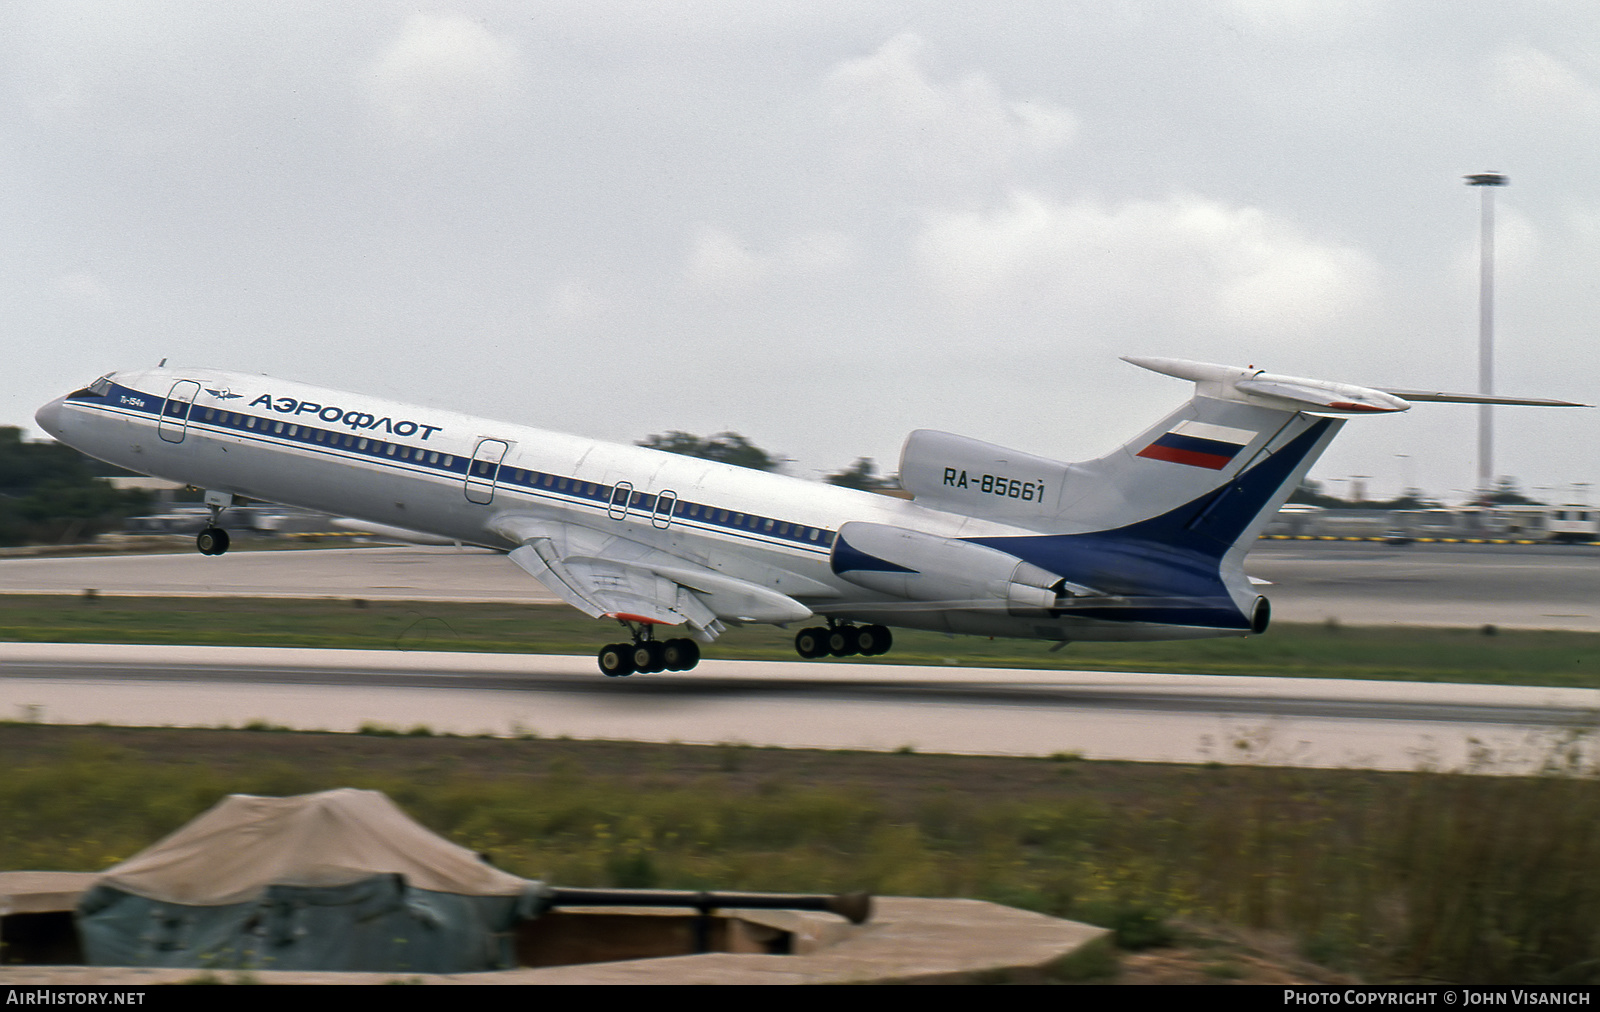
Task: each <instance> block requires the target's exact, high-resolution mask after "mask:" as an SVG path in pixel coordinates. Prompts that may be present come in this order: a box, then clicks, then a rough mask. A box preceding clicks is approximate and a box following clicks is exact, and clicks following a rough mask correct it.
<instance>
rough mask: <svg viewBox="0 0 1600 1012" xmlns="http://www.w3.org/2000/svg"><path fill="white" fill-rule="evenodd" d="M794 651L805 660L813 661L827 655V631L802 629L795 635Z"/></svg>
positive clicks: (818, 628)
mask: <svg viewBox="0 0 1600 1012" xmlns="http://www.w3.org/2000/svg"><path fill="white" fill-rule="evenodd" d="M794 651H795V653H797V654H799V655H800V656H801V657H804V658H805V659H806V660H808V661H809V660H815V659H816V658H818V657H823V656H826V655H827V653H828V630H826V629H823V628H821V627H820V626H819V627H816V628H812V629H802V630H800V631H799V632H797V633H795V636H794Z"/></svg>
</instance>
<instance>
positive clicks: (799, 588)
mask: <svg viewBox="0 0 1600 1012" xmlns="http://www.w3.org/2000/svg"><path fill="white" fill-rule="evenodd" d="M110 382H111V384H112V389H111V393H110V395H108V396H100V397H82V396H79V395H69V396H67V397H65V398H62V399H59V400H57V401H54V402H52V403H51V404H49V405H46V406H45V407H44V408H42V409H41V410H40V412H39V414H38V419H39V422H40V424H41V425H42V426H44V427H45V428H46V429H47V430H48V431H49V432H51V434H52V435H55V436H56V437H57V438H59V439H61V440H62V441H63V442H65V443H68V444H69V445H71V446H74V447H76V448H78V449H80V450H82V451H83V452H85V453H88V454H90V455H92V456H94V457H97V458H99V459H101V460H105V461H108V462H110V463H114V464H117V465H120V466H123V467H127V468H130V469H132V470H136V471H139V472H142V473H145V474H150V475H154V476H157V477H162V478H167V479H170V480H172V481H178V482H183V483H185V484H188V485H192V486H195V487H198V488H203V489H206V490H209V491H215V492H224V493H230V494H232V495H235V496H241V497H246V498H250V499H260V500H265V501H269V502H276V503H283V504H287V505H293V506H301V507H305V508H308V509H315V510H321V511H324V512H328V513H333V514H336V515H341V516H348V517H354V518H357V519H359V520H364V521H368V522H371V523H375V524H383V525H388V526H392V527H398V528H404V529H407V530H413V531H418V532H422V533H425V534H430V535H435V536H438V537H443V538H448V539H453V540H458V541H461V542H464V543H468V544H474V545H481V546H484V547H487V548H494V549H501V550H510V549H512V548H514V547H516V546H515V544H514V543H512V542H511V541H508V540H507V539H506V538H505V537H503V536H501V535H499V534H496V533H495V532H494V530H493V529H492V524H493V522H494V520H495V519H496V518H497V517H500V516H503V515H507V514H511V515H516V516H519V517H533V518H545V519H551V520H558V521H563V522H568V523H575V524H579V525H583V526H585V527H589V528H593V529H597V530H603V531H608V532H614V533H615V534H617V535H619V536H621V537H624V538H627V539H630V540H632V541H636V542H638V543H640V544H642V545H646V546H649V547H651V548H655V549H659V550H661V551H664V552H668V553H670V554H672V555H674V556H678V557H681V558H683V559H685V560H687V561H688V562H691V563H693V564H695V565H699V566H704V567H707V568H709V569H713V570H716V571H718V572H721V573H724V574H727V575H728V576H731V577H735V578H737V579H739V580H745V581H749V582H751V583H755V584H758V585H760V586H763V587H767V588H770V589H772V590H776V591H778V592H780V593H783V594H786V595H788V596H789V597H792V598H794V599H795V600H797V601H800V602H803V603H804V604H805V605H806V606H807V607H810V608H811V609H812V610H814V611H816V612H819V613H823V614H830V615H841V616H848V617H851V618H855V619H859V620H866V621H882V622H885V623H888V624H894V625H900V626H908V627H913V628H930V629H937V630H941V631H951V632H973V633H982V634H988V635H1009V636H1023V637H1034V636H1045V638H1065V634H1064V633H1062V632H1052V631H1051V629H1052V628H1055V627H1057V623H1055V622H1044V623H1041V622H1040V621H1038V620H1029V621H1023V620H1019V619H1016V618H1014V617H1011V616H1008V615H1006V614H1004V613H1000V614H965V615H963V614H961V613H958V612H951V611H948V610H943V609H937V608H928V607H907V602H905V601H903V600H900V599H897V598H895V597H894V596H893V595H886V594H880V593H876V592H874V591H872V590H869V589H865V588H863V587H861V586H858V585H855V584H853V583H850V582H848V581H845V580H841V579H840V578H839V577H838V576H837V575H836V574H835V573H834V572H833V571H832V570H831V569H830V565H829V554H830V549H831V547H832V543H833V539H834V536H835V534H836V532H837V531H838V529H839V527H840V525H841V524H843V523H845V522H848V521H868V522H874V523H880V524H886V525H892V526H895V527H901V528H907V529H910V530H915V531H918V532H923V533H926V534H930V535H935V536H939V537H946V538H956V537H962V538H968V537H989V536H1008V535H1027V534H1029V533H1032V532H1030V531H1028V530H1026V529H1024V528H1019V527H1014V526H1010V525H1007V524H1002V523H995V522H992V521H988V520H983V519H979V518H973V517H967V516H961V515H958V514H954V513H948V512H942V511H939V510H932V509H927V508H925V507H922V506H919V505H917V504H915V503H912V502H908V501H906V500H902V499H897V498H894V497H889V496H883V495H877V494H874V493H869V492H861V491H856V490H853V489H846V488H839V487H835V486H832V485H826V484H820V483H816V482H809V481H802V480H799V479H795V478H789V477H785V476H782V475H775V474H768V473H764V472H760V471H754V470H751V469H748V468H741V467H735V466H732V465H727V464H721V463H716V462H712V461H706V460H700V459H696V458H691V457H684V456H680V455H677V454H671V453H664V452H660V451H656V450H650V449H645V448H643V447H638V446H624V445H618V444H612V443H603V442H597V441H594V440H589V439H583V438H581V437H577V436H571V435H563V434H560V433H555V432H547V431H543V430H539V429H534V428H529V427H527V426H521V425H515V424H511V423H506V422H498V421H491V420H488V419H483V418H475V417H472V416H469V415H464V414H458V413H454V412H447V411H440V410H436V409H432V408H426V407H419V406H416V405H408V404H401V403H397V402H393V401H387V400H381V399H378V398H373V397H370V396H365V395H360V394H353V393H347V392H343V391H335V390H327V389H321V388H317V387H312V386H307V385H304V384H300V383H293V382H288V381H284V380H277V379H270V378H267V377H262V376H255V375H249V374H242V373H231V372H223V371H218V370H209V369H184V370H172V369H152V370H145V371H139V372H124V373H115V374H112V376H111V377H110ZM80 393H83V392H80ZM187 401H192V405H193V406H192V408H190V407H183V405H184V404H185V403H186V402H187ZM169 406H173V407H171V408H170V409H169ZM171 411H177V412H178V417H171V416H170V414H171ZM164 412H167V413H166V414H164ZM184 413H186V414H187V419H185V418H183V417H182V415H183V414H184ZM496 464H498V465H499V466H498V467H496V466H495V465H496ZM1069 624H1070V625H1071V626H1072V627H1073V631H1072V633H1071V636H1072V638H1081V637H1084V635H1085V633H1088V632H1089V631H1090V630H1089V629H1088V625H1089V624H1086V623H1084V622H1082V621H1076V622H1072V623H1069ZM1041 626H1045V627H1046V628H1041ZM1047 633H1049V635H1046V634H1047ZM1191 635H1192V633H1191ZM1096 638H1099V637H1096ZM1107 638H1121V637H1107Z"/></svg>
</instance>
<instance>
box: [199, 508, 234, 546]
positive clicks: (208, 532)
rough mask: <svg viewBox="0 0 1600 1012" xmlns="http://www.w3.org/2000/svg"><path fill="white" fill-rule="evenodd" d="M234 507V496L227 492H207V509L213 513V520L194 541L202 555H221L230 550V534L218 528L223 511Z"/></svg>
mask: <svg viewBox="0 0 1600 1012" xmlns="http://www.w3.org/2000/svg"><path fill="white" fill-rule="evenodd" d="M232 505H233V496H232V495H231V494H229V493H227V492H207V493H206V509H208V510H210V511H211V519H210V521H209V522H207V524H206V528H205V530H203V531H201V532H200V535H199V536H198V537H196V538H195V539H194V544H195V547H196V548H198V549H200V554H201V555H221V554H222V553H223V552H226V551H227V550H228V541H229V538H228V532H227V531H225V530H223V529H222V528H221V527H218V526H217V518H218V517H220V516H221V515H222V511H223V510H225V509H227V508H228V507H229V506H232Z"/></svg>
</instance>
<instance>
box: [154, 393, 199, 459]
mask: <svg viewBox="0 0 1600 1012" xmlns="http://www.w3.org/2000/svg"><path fill="white" fill-rule="evenodd" d="M199 393H200V384H198V383H196V382H195V381H194V380H179V381H178V382H176V383H174V384H172V389H171V390H170V391H168V392H167V399H166V401H165V402H164V403H163V404H162V405H161V419H160V420H159V421H158V422H156V431H157V432H158V433H160V434H161V438H162V439H165V440H166V441H167V442H169V443H181V442H183V435H184V433H185V432H187V431H189V412H190V411H191V410H193V409H194V399H195V396H196V395H197V394H199Z"/></svg>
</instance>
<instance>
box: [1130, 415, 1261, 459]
mask: <svg viewBox="0 0 1600 1012" xmlns="http://www.w3.org/2000/svg"><path fill="white" fill-rule="evenodd" d="M1254 438H1256V434H1255V432H1254V431H1253V430H1251V429H1232V428H1229V427H1228V426H1226V425H1212V424H1210V423H1209V422H1199V421H1195V420H1194V419H1190V420H1188V421H1183V422H1179V423H1178V424H1177V425H1174V426H1173V427H1172V428H1171V429H1169V430H1167V432H1166V433H1164V434H1163V435H1160V436H1157V437H1156V439H1155V441H1154V442H1152V443H1151V444H1150V445H1149V446H1147V447H1145V448H1144V449H1142V450H1140V451H1139V453H1138V456H1141V457H1149V458H1150V459H1151V460H1166V461H1170V462H1172V463H1174V464H1187V465H1189V466H1190V467H1204V468H1209V469H1210V470H1212V471H1220V470H1222V469H1223V468H1225V467H1227V466H1228V464H1230V463H1231V462H1232V461H1233V458H1234V457H1236V456H1238V453H1239V451H1240V450H1242V449H1244V448H1245V447H1246V446H1248V445H1250V441H1251V440H1252V439H1254Z"/></svg>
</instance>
